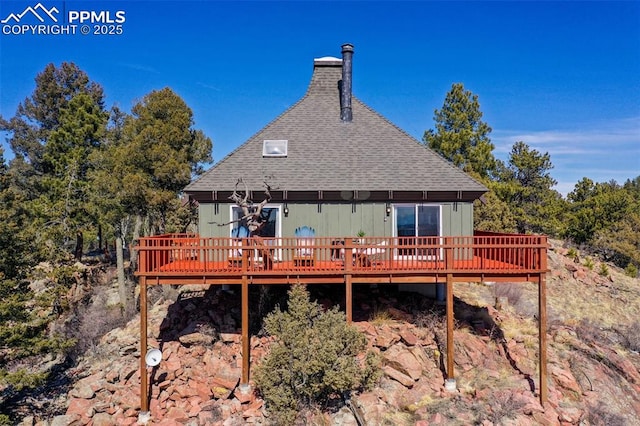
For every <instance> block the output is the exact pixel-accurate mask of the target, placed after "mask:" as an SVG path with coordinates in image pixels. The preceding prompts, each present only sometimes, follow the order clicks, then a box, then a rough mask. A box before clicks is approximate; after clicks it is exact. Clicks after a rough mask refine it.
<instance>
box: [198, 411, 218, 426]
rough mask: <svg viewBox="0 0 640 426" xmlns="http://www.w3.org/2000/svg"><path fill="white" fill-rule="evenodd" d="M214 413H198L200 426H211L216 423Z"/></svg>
mask: <svg viewBox="0 0 640 426" xmlns="http://www.w3.org/2000/svg"><path fill="white" fill-rule="evenodd" d="M214 420H215V419H214V417H213V412H211V411H201V412H199V413H198V424H199V425H201V426H209V425H212V424H213V423H214Z"/></svg>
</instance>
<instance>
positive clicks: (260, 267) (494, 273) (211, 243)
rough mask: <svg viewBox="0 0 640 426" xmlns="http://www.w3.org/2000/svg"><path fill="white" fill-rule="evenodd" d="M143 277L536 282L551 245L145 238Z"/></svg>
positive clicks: (520, 239)
mask: <svg viewBox="0 0 640 426" xmlns="http://www.w3.org/2000/svg"><path fill="white" fill-rule="evenodd" d="M138 250H139V267H138V272H137V275H138V276H140V277H147V278H148V279H149V284H194V283H195V284H241V283H242V280H243V277H248V279H249V281H250V283H253V284H283V283H291V282H302V283H307V284H315V283H333V282H336V283H344V282H345V281H346V278H345V277H351V280H352V282H353V283H371V284H376V283H435V282H445V281H446V276H447V275H448V274H452V275H453V277H452V278H453V280H454V281H465V282H467V281H533V282H537V281H538V276H539V274H541V273H544V272H546V250H547V240H546V237H544V236H538V235H507V234H488V233H482V234H480V233H477V234H476V235H474V236H470V237H393V238H379V237H371V238H330V237H321V238H313V239H309V238H308V239H295V238H245V239H233V238H201V237H198V236H195V235H184V234H181V235H180V234H179V235H164V236H157V237H147V238H142V239H141V240H140V242H139V246H138Z"/></svg>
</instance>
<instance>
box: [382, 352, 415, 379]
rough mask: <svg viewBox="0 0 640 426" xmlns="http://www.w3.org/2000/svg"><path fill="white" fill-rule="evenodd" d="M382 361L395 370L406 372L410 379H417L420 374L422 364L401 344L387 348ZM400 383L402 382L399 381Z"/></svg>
mask: <svg viewBox="0 0 640 426" xmlns="http://www.w3.org/2000/svg"><path fill="white" fill-rule="evenodd" d="M383 358H384V363H385V364H386V365H388V366H391V367H393V368H394V369H395V370H397V371H399V372H401V373H403V374H406V375H407V376H409V377H411V379H412V380H417V379H419V378H420V376H422V365H421V364H420V362H419V361H418V360H417V359H416V357H415V356H413V354H412V353H411V352H409V351H408V350H407V349H406V348H404V347H402V345H395V346H392V347H390V348H389V350H387V351H386V352H385V353H384V354H383ZM401 383H402V382H401Z"/></svg>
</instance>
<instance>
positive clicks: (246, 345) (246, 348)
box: [241, 275, 251, 385]
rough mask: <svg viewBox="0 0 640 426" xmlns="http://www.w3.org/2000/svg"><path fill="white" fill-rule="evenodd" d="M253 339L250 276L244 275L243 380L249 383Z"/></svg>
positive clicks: (245, 383) (244, 382)
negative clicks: (250, 311) (250, 331)
mask: <svg viewBox="0 0 640 426" xmlns="http://www.w3.org/2000/svg"><path fill="white" fill-rule="evenodd" d="M250 349H251V339H250V337H249V278H248V277H247V276H246V275H244V276H243V277H242V382H241V384H243V385H248V384H249V365H250V357H251V355H250V353H249V352H250Z"/></svg>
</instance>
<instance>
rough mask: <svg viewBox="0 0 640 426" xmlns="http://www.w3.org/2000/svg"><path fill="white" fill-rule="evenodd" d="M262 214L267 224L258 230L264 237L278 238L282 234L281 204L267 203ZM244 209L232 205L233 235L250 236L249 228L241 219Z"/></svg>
mask: <svg viewBox="0 0 640 426" xmlns="http://www.w3.org/2000/svg"><path fill="white" fill-rule="evenodd" d="M260 214H261V216H262V218H263V219H264V220H266V221H267V224H266V225H265V226H264V228H262V229H261V230H260V232H258V233H257V234H256V235H259V236H261V237H264V238H276V237H279V236H280V223H281V222H280V206H278V205H271V204H267V205H266V206H265V207H264V208H263V209H262V211H261V213H260ZM241 217H242V210H241V209H240V207H238V206H231V220H232V221H233V223H231V226H230V227H229V232H230V233H231V234H230V236H231V237H238V236H240V237H243V236H249V230H248V229H247V227H246V223H244V221H240V218H241Z"/></svg>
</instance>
